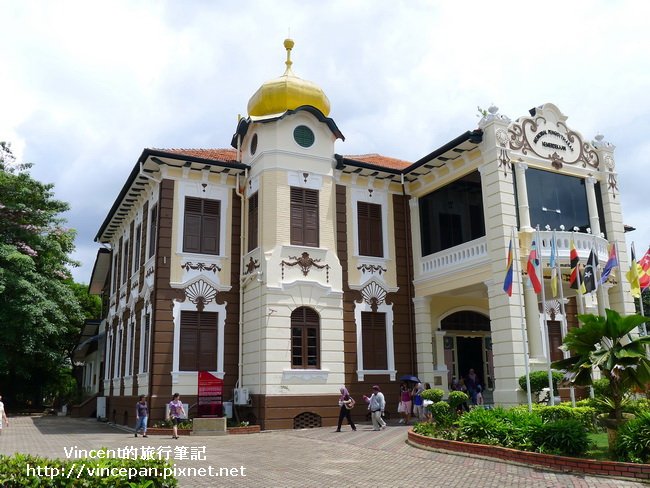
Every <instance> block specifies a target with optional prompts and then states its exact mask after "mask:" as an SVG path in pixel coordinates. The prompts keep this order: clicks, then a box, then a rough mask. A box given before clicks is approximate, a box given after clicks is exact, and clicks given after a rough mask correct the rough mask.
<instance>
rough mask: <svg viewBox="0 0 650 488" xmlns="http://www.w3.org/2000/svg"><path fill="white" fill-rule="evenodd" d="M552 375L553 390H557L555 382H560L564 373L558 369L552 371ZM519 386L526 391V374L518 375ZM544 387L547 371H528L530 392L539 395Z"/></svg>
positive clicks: (546, 381)
mask: <svg viewBox="0 0 650 488" xmlns="http://www.w3.org/2000/svg"><path fill="white" fill-rule="evenodd" d="M552 375H553V391H555V392H557V384H558V383H560V382H562V379H563V378H564V375H563V374H562V373H560V372H559V371H553V372H552ZM519 386H520V387H521V389H522V390H524V391H528V390H527V388H526V375H523V376H520V377H519ZM544 388H548V371H533V372H532V373H530V393H531V394H532V395H539V393H540V392H541V391H542V390H543V389H544Z"/></svg>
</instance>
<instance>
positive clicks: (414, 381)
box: [399, 375, 420, 383]
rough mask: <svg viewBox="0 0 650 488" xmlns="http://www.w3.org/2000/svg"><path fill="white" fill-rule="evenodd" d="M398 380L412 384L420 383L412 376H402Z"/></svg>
mask: <svg viewBox="0 0 650 488" xmlns="http://www.w3.org/2000/svg"><path fill="white" fill-rule="evenodd" d="M399 380H400V381H410V382H412V383H420V380H419V379H418V377H417V376H412V375H406V376H402V377H401V378H400V379H399Z"/></svg>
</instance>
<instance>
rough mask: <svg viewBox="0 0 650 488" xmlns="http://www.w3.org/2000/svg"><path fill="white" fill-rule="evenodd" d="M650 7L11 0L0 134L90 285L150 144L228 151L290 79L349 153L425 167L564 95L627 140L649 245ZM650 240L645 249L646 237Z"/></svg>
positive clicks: (633, 203) (567, 105)
mask: <svg viewBox="0 0 650 488" xmlns="http://www.w3.org/2000/svg"><path fill="white" fill-rule="evenodd" d="M649 14H650V4H648V3H640V2H632V1H606V0H600V1H586V0H583V1H575V2H566V1H564V2H560V1H556V0H550V1H545V2H541V3H540V2H538V3H530V2H521V1H496V2H479V1H466V2H462V3H458V2H441V1H422V0H420V1H411V2H400V1H397V2H396V1H387V0H380V1H371V0H358V1H344V0H335V1H328V2H299V1H297V0H290V1H289V0H287V1H278V2H265V1H261V0H260V1H243V2H235V3H232V2H231V3H227V2H204V1H199V0H195V1H188V2H173V1H168V2H164V1H163V2H160V1H156V2H154V1H146V0H140V1H135V2H134V1H126V0H120V1H114V2H108V3H105V4H98V3H96V2H84V1H80V0H79V1H62V2H37V1H31V0H27V1H23V2H9V1H4V2H3V1H1V0H0V19H2V20H0V22H1V28H0V59H2V60H3V61H2V62H3V69H2V70H0V93H2V95H3V103H2V110H0V139H2V140H9V141H12V142H13V146H14V149H16V150H17V152H18V154H19V156H20V158H21V159H24V160H26V161H29V162H33V163H35V167H34V170H33V174H34V176H35V177H37V178H39V179H42V180H43V181H47V182H53V183H55V185H56V187H55V189H56V195H57V197H58V198H60V199H62V200H65V201H68V202H70V204H71V205H72V210H71V212H70V213H69V215H68V217H69V224H70V225H71V226H73V227H76V228H78V229H79V237H78V239H77V247H78V252H77V255H76V257H77V258H78V259H81V260H82V261H83V267H82V268H81V269H79V270H77V271H76V272H75V277H76V279H77V280H79V281H87V280H88V279H89V277H90V270H91V268H92V264H93V259H94V254H95V250H96V248H97V246H96V244H94V243H93V242H92V239H93V238H94V235H95V233H96V231H97V229H98V227H99V225H100V224H101V221H102V220H103V217H104V216H105V214H106V211H107V210H108V208H110V206H111V205H112V203H113V201H114V198H115V197H116V195H117V193H118V191H119V189H120V188H121V186H122V184H123V182H124V180H125V179H126V177H127V175H128V173H129V171H130V169H131V168H132V166H133V164H134V163H135V161H136V159H137V157H138V156H139V155H140V153H141V151H142V149H143V148H144V147H163V148H164V147H227V146H228V144H229V142H230V137H231V135H232V133H233V131H234V129H235V125H236V120H237V114H245V112H246V104H247V102H248V99H249V97H250V96H251V95H252V94H253V92H254V91H255V90H256V89H257V87H259V86H260V84H262V83H263V82H264V81H265V80H268V79H270V78H274V77H276V76H278V75H280V74H282V72H283V70H284V58H285V54H284V50H283V47H282V41H283V39H284V38H285V37H286V36H287V34H288V32H289V29H290V32H291V37H293V38H294V39H295V41H296V46H295V48H294V51H293V55H292V59H293V61H294V66H293V67H294V71H295V72H296V74H297V75H299V76H301V77H303V78H306V79H309V80H312V81H315V82H317V83H318V84H319V85H320V86H321V87H323V89H324V90H325V92H326V93H327V95H328V97H329V98H330V101H331V104H332V113H331V116H332V117H333V118H334V119H335V120H336V122H337V124H338V126H339V128H340V129H341V130H342V132H343V133H344V134H345V135H346V141H345V142H343V143H340V142H339V143H338V145H337V151H339V152H341V153H344V154H361V153H369V152H379V153H382V154H385V155H387V156H392V157H396V158H401V159H407V160H416V159H419V158H420V157H421V156H423V155H425V154H427V153H429V152H431V151H432V150H433V149H435V148H437V147H439V146H441V145H443V144H444V143H446V142H447V141H449V140H450V139H452V138H454V137H456V136H457V135H459V134H461V133H462V132H464V131H466V130H468V129H472V128H475V127H476V123H477V121H478V119H477V117H476V113H477V110H476V107H477V105H480V106H482V107H487V106H488V105H489V104H490V103H491V102H494V103H495V104H496V105H498V106H499V107H500V109H501V113H505V114H507V115H508V116H510V117H511V118H513V119H514V118H517V117H519V116H522V115H526V113H527V110H528V109H529V108H531V107H533V106H536V105H540V104H542V103H545V102H553V103H555V104H556V105H558V107H559V108H560V109H561V110H562V111H563V112H564V113H565V114H566V115H568V116H569V120H568V123H569V124H570V126H571V127H573V128H575V129H578V130H579V131H580V132H582V133H583V135H584V136H585V137H587V138H591V137H593V136H594V135H595V134H596V133H597V132H599V131H600V132H602V133H604V134H605V138H606V139H607V140H608V141H610V142H612V143H613V144H615V145H616V146H617V150H616V161H617V170H618V172H619V188H620V190H621V192H622V196H621V198H622V203H623V210H624V216H625V222H626V223H628V224H630V225H633V226H635V227H637V229H638V230H637V231H635V232H634V233H632V234H630V238H634V240H636V242H637V248H639V247H645V245H646V244H647V243H650V228H649V227H650V226H648V224H647V221H648V212H647V210H646V208H647V204H646V198H645V188H646V186H647V182H646V181H645V179H644V178H643V177H642V175H644V174H645V171H644V170H645V169H646V168H647V165H648V162H647V159H648V154H650V147H649V146H648V144H647V142H646V134H647V133H648V129H650V127H649V125H650V117H649V115H650V114H649V113H648V112H649V109H648V107H650V93H648V89H647V88H648V86H650V68H648V54H647V53H648V52H650V34H649V33H648V29H647V27H646V25H645V24H646V22H647V20H646V19H647V18H648V17H649V16H650V15H649ZM640 243H642V244H640Z"/></svg>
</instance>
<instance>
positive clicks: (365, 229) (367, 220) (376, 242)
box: [357, 202, 384, 257]
mask: <svg viewBox="0 0 650 488" xmlns="http://www.w3.org/2000/svg"><path fill="white" fill-rule="evenodd" d="M357 223H358V239H359V254H360V255H362V256H376V257H382V256H383V255H384V240H383V233H382V219H381V205H378V204H376V203H367V202H357Z"/></svg>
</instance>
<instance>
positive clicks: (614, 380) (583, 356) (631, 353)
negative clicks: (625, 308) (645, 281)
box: [552, 309, 650, 448]
mask: <svg viewBox="0 0 650 488" xmlns="http://www.w3.org/2000/svg"><path fill="white" fill-rule="evenodd" d="M605 313H606V316H605V317H602V316H600V315H594V314H586V315H579V316H578V320H579V321H580V322H581V323H582V326H581V327H579V328H575V329H571V330H570V331H569V332H568V333H567V335H566V337H565V338H564V342H563V344H562V349H563V350H565V351H569V353H570V354H571V356H570V357H568V358H566V359H561V360H559V361H554V362H553V364H552V367H553V368H557V369H561V370H564V371H566V374H565V376H564V380H565V382H569V383H572V384H574V385H579V386H587V385H591V384H592V382H593V380H592V377H591V371H592V369H593V368H598V369H599V370H600V372H601V375H602V377H603V378H607V379H608V380H609V389H608V391H607V393H606V395H607V399H608V400H607V401H606V405H605V406H606V412H607V413H606V414H605V415H604V418H603V420H602V422H603V424H604V425H605V426H606V427H607V429H608V439H609V442H610V448H613V442H615V440H616V431H617V429H618V427H619V426H620V425H621V424H623V423H624V422H625V421H626V416H625V415H624V414H623V406H624V402H625V399H626V397H627V395H628V394H629V392H630V391H631V389H632V388H633V387H635V386H638V387H639V388H643V387H644V385H645V384H647V382H648V381H650V360H649V359H648V356H647V352H646V346H647V345H649V344H650V336H638V335H632V333H633V331H634V329H635V328H636V327H638V326H639V325H641V324H642V323H644V322H645V321H646V318H645V317H643V316H641V315H627V316H621V315H620V314H619V313H617V312H616V311H614V310H610V309H607V310H606V311H605Z"/></svg>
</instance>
